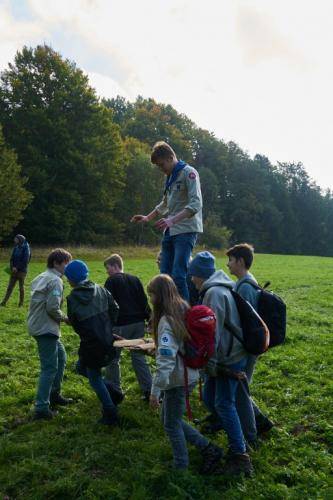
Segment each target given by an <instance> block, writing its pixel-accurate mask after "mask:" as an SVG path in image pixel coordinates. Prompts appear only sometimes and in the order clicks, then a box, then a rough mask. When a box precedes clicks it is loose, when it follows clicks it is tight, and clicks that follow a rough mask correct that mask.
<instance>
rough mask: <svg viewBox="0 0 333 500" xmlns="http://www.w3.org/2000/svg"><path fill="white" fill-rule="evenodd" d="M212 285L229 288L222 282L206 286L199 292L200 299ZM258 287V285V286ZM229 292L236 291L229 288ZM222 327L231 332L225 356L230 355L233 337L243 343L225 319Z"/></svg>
mask: <svg viewBox="0 0 333 500" xmlns="http://www.w3.org/2000/svg"><path fill="white" fill-rule="evenodd" d="M214 286H223V287H224V288H229V287H227V286H225V285H223V283H220V284H217V285H212V286H209V287H208V288H206V289H205V290H204V291H203V292H201V293H200V294H199V296H200V300H201V301H202V300H203V298H204V296H205V294H206V292H207V291H208V290H209V289H210V288H213V287H214ZM259 288H260V287H259ZM230 291H231V292H234V293H237V292H235V291H234V290H230ZM223 327H224V328H225V329H226V330H228V332H229V333H231V335H232V338H231V341H230V345H229V347H228V351H227V357H229V356H230V353H231V350H232V347H233V337H235V338H236V339H237V340H238V342H240V343H241V344H243V343H244V342H243V339H242V338H241V337H240V336H239V334H238V332H236V330H235V328H234V327H233V326H232V325H231V324H230V323H229V322H228V321H227V320H226V319H225V320H224V324H223Z"/></svg>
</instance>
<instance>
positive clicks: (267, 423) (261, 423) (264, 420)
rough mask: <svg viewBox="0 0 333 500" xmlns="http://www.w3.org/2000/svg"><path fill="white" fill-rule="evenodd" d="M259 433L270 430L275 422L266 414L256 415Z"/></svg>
mask: <svg viewBox="0 0 333 500" xmlns="http://www.w3.org/2000/svg"><path fill="white" fill-rule="evenodd" d="M256 427H257V434H258V435H259V434H264V433H265V432H269V431H270V430H271V429H272V428H273V427H274V424H273V422H272V421H271V420H270V419H269V418H268V417H266V416H265V415H256Z"/></svg>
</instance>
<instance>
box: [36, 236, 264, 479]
mask: <svg viewBox="0 0 333 500" xmlns="http://www.w3.org/2000/svg"><path fill="white" fill-rule="evenodd" d="M227 256H228V259H229V260H228V264H227V266H228V268H229V271H230V273H231V274H233V275H235V276H236V277H237V282H236V283H235V282H234V281H232V280H231V279H230V278H229V277H228V276H227V274H226V273H225V272H224V271H222V270H216V266H215V258H214V256H213V255H212V254H211V253H210V252H206V251H205V252H199V253H198V254H197V255H196V256H195V257H194V258H193V260H192V261H191V262H190V266H189V276H190V280H191V282H192V284H193V285H194V287H195V288H196V290H197V292H198V293H197V296H196V297H197V299H196V300H197V302H198V303H201V304H203V305H206V306H208V307H210V308H211V309H212V310H213V311H214V313H215V316H216V333H215V353H214V355H213V356H212V357H211V358H210V360H209V362H208V364H207V366H206V368H205V370H204V373H201V374H200V375H199V371H198V370H197V369H192V368H188V369H187V385H188V388H189V391H190V392H191V391H192V390H193V388H194V386H195V385H196V383H197V381H198V379H199V376H202V377H203V379H204V388H203V401H204V404H205V406H206V408H207V409H208V410H209V412H210V413H209V415H208V417H207V418H206V419H205V421H204V422H202V424H203V425H202V429H201V431H202V432H199V430H198V428H196V427H194V426H192V425H191V424H190V423H188V422H186V421H184V420H183V414H184V412H185V403H186V402H185V399H186V395H185V389H184V386H185V379H184V362H183V357H182V354H183V353H184V343H185V342H186V341H187V339H188V338H189V332H188V330H187V329H186V324H185V316H186V313H187V311H188V309H189V308H190V305H189V303H188V302H187V301H186V300H184V299H183V298H182V297H181V295H180V293H179V291H178V289H177V286H176V285H175V282H174V280H173V279H172V278H171V277H170V276H169V275H167V274H159V275H157V276H155V277H154V278H153V279H152V280H151V281H150V283H149V284H148V287H147V292H148V295H149V299H150V303H151V306H152V310H151V309H150V306H149V303H148V300H147V296H146V294H145V291H144V289H143V286H142V283H141V282H140V280H139V279H138V278H137V277H135V276H132V275H130V274H127V273H125V272H124V269H123V261H122V259H121V257H120V256H119V255H112V256H111V257H109V258H108V259H106V260H105V262H104V265H105V269H106V271H107V274H108V276H109V277H108V279H107V281H106V283H105V286H104V287H102V286H100V285H97V284H95V283H93V282H92V281H90V280H89V270H88V267H87V265H86V264H85V263H84V262H82V261H80V260H72V256H71V255H70V253H69V252H67V251H66V250H63V249H57V250H54V251H53V252H51V254H50V255H49V256H48V260H47V270H46V271H45V272H43V273H42V274H40V275H39V276H37V278H35V279H34V280H33V282H32V285H31V289H32V293H31V302H30V309H29V315H28V328H29V333H30V334H31V335H32V336H33V337H34V338H35V339H36V342H37V347H38V353H39V358H40V366H41V370H40V376H39V382H38V388H37V394H36V400H35V411H34V419H35V420H40V419H51V418H53V417H54V415H55V412H54V407H55V406H56V405H68V404H70V403H72V402H73V400H72V399H70V398H66V397H64V396H63V395H62V394H61V383H62V379H63V374H64V369H65V365H66V351H65V348H64V345H63V343H62V341H61V339H60V325H61V322H65V323H67V324H70V325H71V326H72V327H73V329H74V330H75V332H76V333H77V334H78V335H79V337H80V346H79V350H78V357H79V359H78V362H77V365H76V369H77V372H78V373H79V374H80V375H83V376H85V377H87V378H88V380H89V383H90V385H91V387H92V388H93V390H94V391H95V393H96V395H97V397H98V399H99V400H100V402H101V404H102V417H101V419H100V421H99V422H100V423H102V424H106V425H110V426H115V425H118V424H119V417H118V410H117V406H118V405H119V403H121V402H122V400H123V399H124V392H123V390H122V387H121V379H120V366H119V364H120V357H121V349H119V348H115V347H114V346H113V342H114V339H127V340H133V339H139V338H142V337H143V336H144V334H145V322H149V329H150V331H151V333H152V335H153V337H154V341H155V349H154V352H150V353H149V354H152V355H154V356H155V360H156V370H155V374H154V376H153V377H152V375H151V372H150V368H149V365H148V363H147V360H146V354H147V352H146V351H143V350H141V349H140V348H137V349H132V350H131V351H130V353H131V361H132V366H133V369H134V371H135V374H136V377H137V380H138V383H139V385H140V388H141V391H142V398H143V399H144V400H146V401H148V402H149V404H150V406H151V407H152V408H158V407H159V406H161V418H162V423H163V426H164V430H165V433H166V434H167V436H168V438H169V440H170V444H171V447H172V450H173V459H174V460H173V463H174V467H175V468H176V469H186V468H187V467H188V465H189V457H188V450H187V442H189V443H191V444H193V445H194V446H196V447H197V448H198V450H199V451H200V453H201V455H202V465H201V473H203V474H225V473H228V474H240V473H244V474H245V475H250V474H251V473H252V471H253V467H252V464H251V459H250V455H249V451H251V450H252V449H253V448H255V447H256V446H257V444H258V435H260V434H261V433H262V432H267V431H268V430H270V429H271V427H272V426H273V424H272V422H271V421H270V420H269V419H268V417H267V416H265V415H264V414H263V413H262V412H261V411H260V409H259V408H258V407H257V406H256V404H255V403H254V401H253V400H252V399H251V397H250V392H249V386H248V383H250V382H251V379H252V375H253V371H254V368H255V363H256V361H257V358H256V356H253V355H249V354H248V353H247V352H246V351H245V350H244V347H243V345H242V343H241V341H240V340H241V338H242V328H241V323H240V317H239V314H238V310H237V307H236V304H235V301H234V298H233V295H232V293H231V291H232V290H236V291H238V293H239V294H240V295H242V296H243V297H244V298H245V299H246V300H247V301H249V302H250V303H251V305H252V306H253V307H254V308H256V307H257V301H258V288H257V282H256V280H255V278H254V277H253V275H252V274H251V273H250V272H249V269H250V267H251V264H252V260H253V249H252V248H251V247H250V246H249V245H247V244H242V245H236V246H235V247H233V248H231V249H229V250H228V251H227ZM63 275H64V276H65V277H66V278H67V280H68V282H69V284H70V286H71V287H72V290H71V293H70V294H69V296H68V297H67V316H66V315H65V314H64V313H63V312H62V310H61V307H62V302H63V281H62V276H63ZM231 328H233V329H236V330H237V331H238V333H239V335H238V337H239V338H240V340H238V339H237V338H235V337H234V336H233V335H232V334H231V331H230V329H231ZM221 429H223V430H224V431H225V432H226V434H227V437H228V443H229V449H228V452H227V453H226V455H225V456H224V454H223V451H222V449H221V448H220V447H218V446H217V445H215V444H213V443H211V442H210V441H209V439H208V438H207V437H206V436H205V434H214V433H216V432H218V431H219V430H221ZM222 460H224V461H223V462H222Z"/></svg>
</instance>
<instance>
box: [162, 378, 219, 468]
mask: <svg viewBox="0 0 333 500" xmlns="http://www.w3.org/2000/svg"><path fill="white" fill-rule="evenodd" d="M193 388H194V385H192V386H190V387H189V390H190V391H192V390H193ZM185 406H186V404H185V388H184V387H175V388H173V389H168V390H166V391H164V397H163V403H162V412H161V419H162V423H163V426H164V430H165V433H166V434H167V436H168V438H169V440H170V443H171V446H172V452H173V462H174V467H175V468H176V469H186V468H187V467H188V464H189V459H188V450H187V445H186V441H188V442H189V443H191V444H193V445H194V446H196V447H197V448H199V449H200V450H203V449H204V448H206V446H208V444H209V441H208V439H207V438H205V437H204V436H203V435H202V434H200V432H199V431H197V430H196V429H194V427H192V426H191V425H189V424H188V423H186V422H185V421H184V420H183V418H182V417H183V414H184V412H185Z"/></svg>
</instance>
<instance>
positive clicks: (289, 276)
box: [0, 255, 333, 500]
mask: <svg viewBox="0 0 333 500" xmlns="http://www.w3.org/2000/svg"><path fill="white" fill-rule="evenodd" d="M92 259H93V257H92ZM219 264H220V265H221V264H223V266H224V268H225V262H224V259H223V260H222V259H219ZM89 265H90V268H91V278H92V279H93V280H95V281H97V282H98V283H104V279H105V277H104V270H103V266H102V265H101V263H100V262H97V261H94V260H89ZM5 267H6V263H5V262H4V261H2V262H0V271H1V272H0V292H1V295H2V294H3V293H4V291H5V286H6V282H7V279H8V276H7V275H6V274H5V272H4V268H5ZM43 269H44V264H43V263H42V262H35V261H34V262H32V264H31V266H30V270H29V275H28V279H27V284H28V283H29V282H30V280H31V278H32V277H34V276H35V275H36V274H37V273H39V272H41V271H42V270H43ZM155 269H156V268H155V263H154V261H153V260H151V259H147V258H140V259H135V258H131V259H130V260H128V261H127V265H126V270H127V271H128V272H132V273H135V274H137V275H138V276H139V277H140V278H142V280H143V281H144V282H145V283H147V281H148V280H149V278H150V277H151V276H153V275H154V274H155ZM254 273H255V275H256V276H257V278H258V280H259V281H260V282H264V281H266V280H270V281H271V282H272V285H273V286H272V289H274V290H275V291H277V292H278V293H279V294H281V296H282V297H283V298H284V299H285V300H286V302H287V305H288V313H289V317H288V340H287V342H286V344H285V345H284V346H282V347H279V348H276V349H273V350H272V351H270V352H269V353H267V354H265V355H264V356H263V357H262V358H261V360H260V361H259V363H258V365H257V370H256V374H255V377H254V383H253V387H252V392H253V395H254V397H255V399H256V401H257V402H258V403H259V404H260V406H261V407H262V408H263V409H264V410H265V411H267V413H268V414H269V416H270V417H271V418H272V419H273V420H274V421H275V422H276V427H275V428H274V429H273V431H272V432H271V433H270V435H269V437H268V438H267V439H266V440H265V441H264V442H263V443H262V444H261V446H260V448H259V449H258V450H257V451H255V452H253V453H252V459H253V463H254V467H255V470H256V473H255V476H254V477H253V478H251V479H247V480H246V479H239V480H232V481H230V480H227V479H226V478H223V477H221V476H220V477H201V476H199V475H198V474H197V472H196V470H197V466H198V464H199V457H198V454H197V452H196V450H193V449H191V467H190V470H189V472H187V473H185V474H182V475H179V474H177V473H174V472H172V471H171V470H170V461H171V449H170V446H169V443H168V441H167V439H166V438H165V436H164V434H163V429H162V427H161V425H160V422H159V418H158V415H157V414H155V413H153V412H151V411H150V410H149V408H148V407H147V406H146V405H145V404H144V403H143V402H141V401H140V393H139V389H138V386H137V383H136V381H135V378H134V375H133V371H132V370H131V369H130V366H129V359H128V357H127V355H126V354H125V355H124V359H123V365H122V366H123V370H122V373H123V383H124V388H125V390H126V399H125V401H124V402H123V404H122V406H121V412H122V414H123V415H124V416H125V417H127V419H128V421H129V423H128V424H127V426H126V428H123V429H115V430H110V429H107V428H104V427H100V426H98V425H97V424H96V420H97V418H98V417H99V412H100V409H99V404H98V402H97V399H96V397H95V395H94V394H93V393H92V391H91V390H90V388H89V386H88V383H87V381H86V380H85V379H83V378H80V377H79V376H77V375H76V374H75V373H74V364H75V360H76V352H77V347H78V337H77V336H76V335H75V334H74V333H72V331H71V329H70V328H69V327H64V328H63V330H62V332H63V341H64V343H65V345H66V348H67V353H68V366H67V372H66V378H65V381H64V386H63V392H64V394H65V395H68V396H72V397H73V398H74V399H75V401H76V403H75V405H73V406H70V407H68V408H63V409H61V410H60V413H59V415H58V416H57V418H56V419H54V420H53V421H51V422H43V423H42V422H39V423H38V422H31V421H30V418H31V410H32V405H33V399H34V393H35V384H36V379H37V373H38V360H37V355H36V346H35V342H34V340H33V339H31V338H29V336H28V334H27V331H26V325H25V318H26V312H27V307H25V308H23V309H20V310H19V309H18V308H17V307H16V304H17V301H18V298H17V295H18V292H17V291H15V293H14V296H13V297H12V300H11V301H10V303H9V305H8V306H7V307H6V308H0V432H1V435H0V498H6V499H14V498H20V499H34V500H37V499H44V498H48V499H50V500H51V499H76V498H82V499H95V498H96V499H132V500H136V499H155V498H156V499H157V498H159V499H171V498H172V499H206V500H208V499H212V500H213V499H214V500H215V499H222V498H223V499H272V500H276V499H305V500H308V499H332V498H333V488H332V485H330V484H329V478H330V473H331V471H332V462H333V460H332V451H333V418H332V413H333V403H332V399H333V398H332V395H333V383H332V375H333V374H332V371H333V370H332V366H333V363H332V361H333V350H332V344H333V337H332V336H333V259H330V258H317V257H292V256H270V255H257V256H256V262H255V266H254ZM68 291H69V287H68V285H66V289H65V294H67V293H68ZM195 392H196V391H195ZM192 399H193V400H194V401H193V409H194V413H195V416H200V415H203V414H204V413H205V412H204V410H203V408H202V407H201V406H200V405H199V402H198V401H197V397H196V395H195V396H194V397H193V398H192ZM216 441H217V442H218V443H219V444H220V445H222V446H225V445H226V439H225V436H224V435H223V433H220V434H219V435H218V436H217V437H216Z"/></svg>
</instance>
